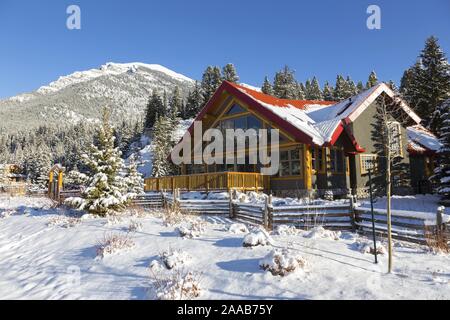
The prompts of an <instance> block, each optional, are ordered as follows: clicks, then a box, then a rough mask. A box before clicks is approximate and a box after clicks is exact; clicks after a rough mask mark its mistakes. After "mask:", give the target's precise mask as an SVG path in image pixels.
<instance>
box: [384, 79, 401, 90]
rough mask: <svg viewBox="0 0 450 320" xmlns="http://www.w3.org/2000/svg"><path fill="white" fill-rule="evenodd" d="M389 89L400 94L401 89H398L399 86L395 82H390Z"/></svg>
mask: <svg viewBox="0 0 450 320" xmlns="http://www.w3.org/2000/svg"><path fill="white" fill-rule="evenodd" d="M387 85H388V87H389V88H391V90H392V91H395V92H398V91H399V89H398V88H397V85H396V84H395V82H394V81H392V80H389V82H388V83H387Z"/></svg>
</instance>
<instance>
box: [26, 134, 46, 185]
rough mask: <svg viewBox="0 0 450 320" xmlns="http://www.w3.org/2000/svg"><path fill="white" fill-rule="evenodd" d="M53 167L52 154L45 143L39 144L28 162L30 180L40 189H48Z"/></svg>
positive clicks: (27, 169)
mask: <svg viewBox="0 0 450 320" xmlns="http://www.w3.org/2000/svg"><path fill="white" fill-rule="evenodd" d="M51 166H52V153H51V150H50V148H49V147H47V145H45V144H44V143H42V142H41V143H39V144H38V145H37V146H36V150H34V151H33V152H32V153H31V155H29V156H28V158H27V160H26V171H27V173H28V174H27V175H28V179H29V180H30V181H31V183H33V184H34V185H36V186H37V187H39V188H46V187H47V185H48V175H49V172H50V168H51Z"/></svg>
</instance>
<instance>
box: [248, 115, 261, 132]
mask: <svg viewBox="0 0 450 320" xmlns="http://www.w3.org/2000/svg"><path fill="white" fill-rule="evenodd" d="M247 128H248V129H261V128H262V122H261V121H260V120H259V119H258V118H256V117H254V116H248V117H247Z"/></svg>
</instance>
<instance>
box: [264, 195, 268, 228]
mask: <svg viewBox="0 0 450 320" xmlns="http://www.w3.org/2000/svg"><path fill="white" fill-rule="evenodd" d="M263 224H264V228H266V229H269V198H266V202H265V203H264V213H263Z"/></svg>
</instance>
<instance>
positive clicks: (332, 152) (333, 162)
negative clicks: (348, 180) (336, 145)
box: [330, 149, 336, 171]
mask: <svg viewBox="0 0 450 320" xmlns="http://www.w3.org/2000/svg"><path fill="white" fill-rule="evenodd" d="M330 168H331V171H336V150H334V149H331V150H330Z"/></svg>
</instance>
